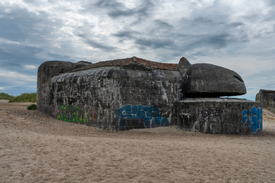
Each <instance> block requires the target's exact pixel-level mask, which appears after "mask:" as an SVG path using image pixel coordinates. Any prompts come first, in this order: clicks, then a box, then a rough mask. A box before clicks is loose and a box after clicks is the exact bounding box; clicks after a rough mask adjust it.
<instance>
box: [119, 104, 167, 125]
mask: <svg viewBox="0 0 275 183" xmlns="http://www.w3.org/2000/svg"><path fill="white" fill-rule="evenodd" d="M127 121H136V122H137V123H138V124H139V126H140V127H144V128H148V127H153V126H168V125H169V119H168V118H163V117H162V116H161V112H160V110H159V108H157V107H152V106H150V105H149V106H142V105H135V106H132V105H126V106H123V107H121V108H119V109H118V126H119V127H120V128H127V125H128V123H127Z"/></svg>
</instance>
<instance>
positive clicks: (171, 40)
mask: <svg viewBox="0 0 275 183" xmlns="http://www.w3.org/2000/svg"><path fill="white" fill-rule="evenodd" d="M0 4H1V6H0V26H1V29H0V67H1V69H2V70H3V72H4V71H6V72H5V74H7V75H9V76H10V75H17V76H23V77H22V78H25V80H21V79H20V78H14V77H8V76H3V75H1V77H3V78H4V80H5V81H3V80H1V81H0V86H1V87H8V86H9V87H10V88H6V89H7V90H8V91H12V89H11V88H13V89H14V88H16V87H17V89H18V90H19V89H20V90H22V91H29V88H28V87H26V88H25V89H24V87H25V86H35V82H34V81H33V80H31V81H29V80H27V78H26V77H30V78H33V77H35V76H36V69H35V68H34V67H37V66H39V65H40V64H41V63H43V62H44V61H46V60H66V61H73V62H74V61H79V60H88V61H100V60H109V59H114V58H126V57H131V56H133V55H135V56H138V57H142V58H145V59H149V60H155V61H162V62H169V63H171V62H173V63H177V62H178V61H179V59H180V58H181V57H182V56H185V57H186V58H187V59H188V60H189V61H190V62H191V63H201V62H208V63H213V64H216V65H220V66H224V67H228V68H230V69H232V70H236V71H237V72H238V73H239V74H240V75H241V76H242V77H243V78H244V80H245V82H246V84H247V88H248V95H249V96H250V97H251V96H252V95H254V94H255V91H256V90H258V89H259V87H267V89H268V87H270V88H272V87H273V84H272V82H271V81H266V80H265V81H264V82H262V81H261V80H263V79H264V78H265V77H266V75H262V74H265V73H269V74H271V72H272V71H273V70H274V69H275V63H274V61H273V59H274V57H275V52H274V46H273V45H274V41H275V36H274V35H275V34H274V30H275V26H274V25H275V20H274V18H273V17H274V16H275V12H274V11H273V9H274V2H273V1H271V0H264V1H255V2H254V1H253V3H251V1H248V0H232V1H227V0H218V1H217V0H216V1H215V0H193V1H179V0H169V1H168V0H155V1H152V0H142V1H138V0H129V1H122V0H97V1H95V2H93V3H91V1H88V0H83V1H71V0H70V1H65V0H58V1H34V0H31V1H28V0H25V1H23V0H20V1H13V0H2V1H1V2H0ZM269 71H270V72H269ZM12 72H15V73H12ZM257 74H259V75H257ZM24 76H26V77H24ZM22 83H23V85H22ZM33 90H34V91H35V87H33Z"/></svg>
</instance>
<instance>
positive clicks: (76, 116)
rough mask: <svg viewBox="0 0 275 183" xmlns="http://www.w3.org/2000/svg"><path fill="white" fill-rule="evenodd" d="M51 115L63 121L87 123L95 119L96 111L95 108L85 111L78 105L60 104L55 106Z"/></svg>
mask: <svg viewBox="0 0 275 183" xmlns="http://www.w3.org/2000/svg"><path fill="white" fill-rule="evenodd" d="M53 115H54V116H55V117H56V118H57V119H59V120H63V121H68V122H75V123H78V122H80V123H88V122H90V121H92V120H93V119H96V116H97V112H96V110H95V108H93V109H92V110H91V111H88V112H85V111H84V110H83V109H82V108H81V107H80V106H75V107H73V106H70V105H61V106H59V108H55V110H54V112H53Z"/></svg>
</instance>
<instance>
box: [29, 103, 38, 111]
mask: <svg viewBox="0 0 275 183" xmlns="http://www.w3.org/2000/svg"><path fill="white" fill-rule="evenodd" d="M27 109H28V110H36V105H35V104H32V105H29V106H28V107H27Z"/></svg>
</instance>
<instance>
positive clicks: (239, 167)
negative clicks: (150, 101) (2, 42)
mask: <svg viewBox="0 0 275 183" xmlns="http://www.w3.org/2000/svg"><path fill="white" fill-rule="evenodd" d="M28 105H30V103H7V101H4V100H1V101H0V182H1V183H4V182H12V183H13V182H28V183H29V182H30V183H31V182H33V183H38V182H64V183H65V182H66V183H68V182H127V183H128V182H211V183H212V182H275V115H274V113H272V112H270V111H268V110H267V109H264V110H263V113H264V115H263V117H264V121H263V133H262V135H213V134H203V133H195V132H188V131H182V130H179V129H177V128H176V127H174V126H170V127H159V128H152V129H135V130H128V131H121V132H117V133H111V132H108V131H104V130H101V129H98V128H95V127H90V126H85V125H81V124H74V123H69V122H64V121H59V120H56V119H53V118H51V117H49V116H47V115H45V114H43V113H41V112H39V111H38V110H36V111H29V110H27V109H26V108H27V106H28Z"/></svg>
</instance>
